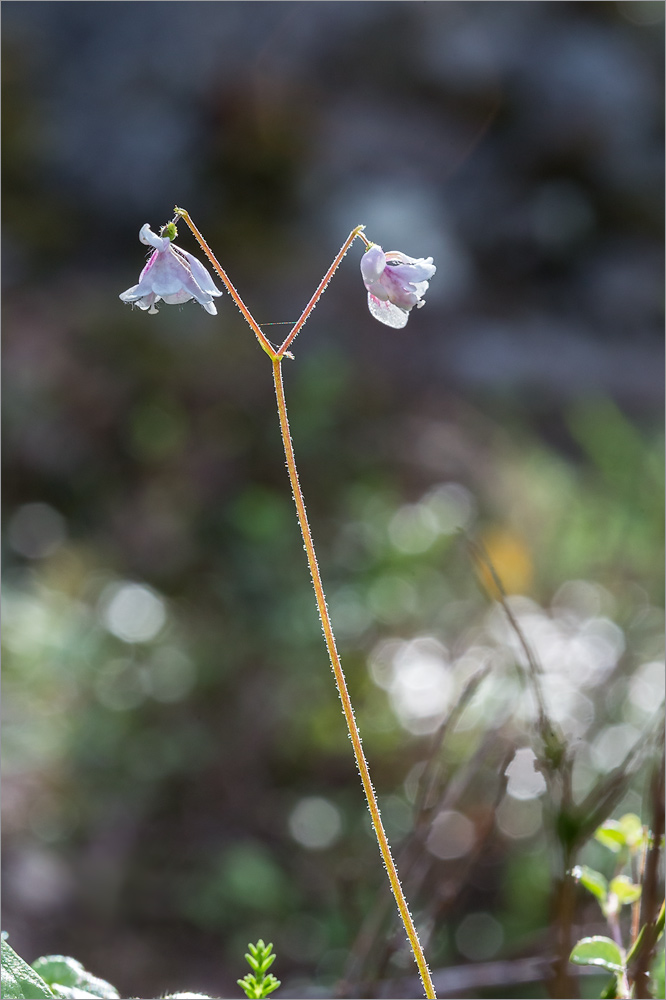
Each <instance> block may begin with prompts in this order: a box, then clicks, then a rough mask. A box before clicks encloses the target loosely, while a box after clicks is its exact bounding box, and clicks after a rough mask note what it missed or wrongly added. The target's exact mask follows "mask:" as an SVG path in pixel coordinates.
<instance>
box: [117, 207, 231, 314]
mask: <svg viewBox="0 0 666 1000" xmlns="http://www.w3.org/2000/svg"><path fill="white" fill-rule="evenodd" d="M164 231H165V232H173V233H174V236H175V226H171V227H169V226H167V227H165V230H164ZM139 239H140V240H141V242H142V243H145V244H146V246H151V247H155V250H154V252H153V253H152V254H151V255H150V258H149V260H148V263H147V264H146V266H145V267H144V269H143V271H142V272H141V274H140V275H139V283H138V285H133V286H132V288H128V289H127V291H126V292H122V294H121V295H120V298H121V299H122V301H123V302H130V303H131V304H132V305H137V306H138V307H139V309H148V310H149V312H151V313H156V312H157V309H156V308H155V303H156V302H159V301H160V299H162V301H163V302H166V303H167V304H168V305H178V304H179V303H181V302H189V300H190V299H196V300H197V302H198V303H199V304H200V305H202V306H203V307H204V309H205V310H206V312H207V313H210V315H211V316H215V315H217V309H216V308H215V303H214V302H213V297H214V296H218V295H221V294H222V292H221V291H220V290H219V289H218V288H216V287H215V285H214V284H213V279H212V278H211V276H210V274H209V273H208V271H207V270H206V268H205V267H204V266H203V264H201V263H200V262H199V261H198V260H197V259H196V257H193V256H192V254H191V253H188V252H187V250H181V249H180V247H177V246H175V245H174V244H173V243H172V242H171V240H170V239H169V237H168V236H157V234H156V233H154V232H153V231H152V229H151V228H150V226H149V225H148V223H147V222H146V224H145V225H144V226H142V227H141V229H140V231H139Z"/></svg>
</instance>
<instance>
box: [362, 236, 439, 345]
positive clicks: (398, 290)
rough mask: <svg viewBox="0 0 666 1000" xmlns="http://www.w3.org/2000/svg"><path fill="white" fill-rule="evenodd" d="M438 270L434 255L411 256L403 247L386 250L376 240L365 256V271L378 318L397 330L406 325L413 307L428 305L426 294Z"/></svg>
mask: <svg viewBox="0 0 666 1000" xmlns="http://www.w3.org/2000/svg"><path fill="white" fill-rule="evenodd" d="M436 270H437V268H436V267H435V265H434V264H433V262H432V257H408V256H407V254H404V253H400V251H399V250H389V251H388V253H384V251H383V250H382V248H381V247H379V246H377V244H376V243H373V244H372V245H371V246H370V247H369V248H368V249H367V250H366V252H365V253H364V254H363V256H362V258H361V274H362V275H363V283H364V285H365V287H366V288H367V290H368V308H369V310H370V312H371V313H372V315H373V316H374V317H375V319H378V320H379V322H380V323H385V324H386V326H392V327H394V329H396V330H399V329H401V328H402V327H403V326H406V325H407V320H408V319H409V313H410V310H411V309H413V308H414V306H416V308H417V309H420V308H421V306H422V305H425V302H424V300H423V296H424V295H425V293H426V292H427V290H428V285H429V283H430V279H431V278H432V276H433V274H434V273H435V271H436Z"/></svg>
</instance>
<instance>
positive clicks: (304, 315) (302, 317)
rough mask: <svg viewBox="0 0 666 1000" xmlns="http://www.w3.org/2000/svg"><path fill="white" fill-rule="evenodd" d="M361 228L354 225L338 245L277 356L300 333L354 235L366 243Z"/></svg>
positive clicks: (281, 355) (363, 227)
mask: <svg viewBox="0 0 666 1000" xmlns="http://www.w3.org/2000/svg"><path fill="white" fill-rule="evenodd" d="M363 229H365V226H356V228H355V229H352V231H351V233H350V234H349V236H348V237H347V239H346V240H345V242H344V243H343V244H342V246H341V247H340V249H339V251H338V254H337V256H336V258H335V260H334V261H333V263H332V264H331V266H330V267H329V269H328V271H327V272H326V274H325V275H324V277H323V278H322V279H321V281H320V282H319V284H318V286H317V290H316V291H315V293H314V295H313V296H312V298H311V299H310V301H309V302H308V304H307V305H306V307H305V309H304V310H303V312H302V313H301V315H300V317H299V319H298V320H297V321H296V323H295V324H294V327H293V329H292V330H290V332H289V333H288V335H287V336H286V337H285V339H284V341H283V342H282V344H280V347H279V348H278V350H277V354H278V357H283V356H284V352H285V351H286V350H287V348H288V347H289V345H290V344H291V342H292V341H293V340H295V339H296V337H297V336H298V334H299V333H300V331H301V329H302V327H303V326H304V325H305V321H306V319H307V318H308V316H309V315H310V313H311V312H312V310H313V309H314V307H315V306H316V305H317V302H318V301H319V299H320V298H321V296H322V295H323V293H324V290H325V288H326V286H327V284H328V283H329V281H330V280H331V278H332V277H333V275H334V274H335V272H336V271H337V269H338V267H339V266H340V261H341V260H342V258H343V257H344V255H345V254H346V253H347V251H348V250H349V248H350V246H351V245H352V243H353V242H354V240H355V239H356V237H357V236H360V237H361V239H362V240H363V242H364V243H365V244H366V245H367V243H368V241H367V240H366V238H365V236H362V235H361V233H362V230H363Z"/></svg>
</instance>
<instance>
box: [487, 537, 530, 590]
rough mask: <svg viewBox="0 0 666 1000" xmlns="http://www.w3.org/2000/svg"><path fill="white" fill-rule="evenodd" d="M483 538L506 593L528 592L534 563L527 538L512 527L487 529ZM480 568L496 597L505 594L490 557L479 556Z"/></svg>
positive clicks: (489, 588) (488, 588)
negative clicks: (500, 586)
mask: <svg viewBox="0 0 666 1000" xmlns="http://www.w3.org/2000/svg"><path fill="white" fill-rule="evenodd" d="M479 541H480V543H481V552H482V553H485V555H486V556H487V559H488V561H489V562H490V564H491V565H492V569H494V571H495V575H496V576H497V577H498V579H499V582H500V583H501V585H502V588H503V589H504V593H505V594H507V595H509V594H528V593H529V591H530V589H531V586H532V579H533V575H534V567H533V564H532V557H531V555H530V550H529V548H528V547H527V545H526V543H525V542H524V540H523V539H522V538H520V537H519V536H518V535H516V534H514V532H512V531H510V530H509V529H508V528H500V527H496V528H490V529H489V530H488V531H486V532H485V533H484V534H483V535H482V536H481V538H480V539H479ZM477 569H478V573H479V578H480V580H481V584H482V586H483V587H484V589H485V590H486V591H487V592H488V594H489V595H490V596H491V597H492V598H493V599H495V600H498V599H499V598H500V596H501V594H500V591H499V589H498V586H497V583H496V582H495V579H494V577H493V573H492V570H491V568H490V566H489V565H488V564H487V561H486V559H484V558H483V557H482V558H480V559H477Z"/></svg>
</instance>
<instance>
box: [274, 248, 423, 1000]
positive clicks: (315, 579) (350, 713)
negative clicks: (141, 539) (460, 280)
mask: <svg viewBox="0 0 666 1000" xmlns="http://www.w3.org/2000/svg"><path fill="white" fill-rule="evenodd" d="M340 256H342V252H341V255H340ZM322 290H323V289H322ZM294 329H296V328H294ZM285 344H286V342H285ZM285 344H283V345H282V347H281V348H280V351H282V350H284V347H285ZM273 380H274V382H275V394H276V396H277V405H278V413H279V416H280V431H281V433H282V443H283V445H284V454H285V458H286V460H287V469H288V470H289V479H290V482H291V488H292V490H293V494H294V503H295V504H296V511H297V514H298V523H299V525H300V528H301V534H302V535H303V542H304V544H305V551H306V553H307V558H308V565H309V567H310V575H311V577H312V583H313V585H314V590H315V596H316V599H317V608H318V610H319V617H320V619H321V624H322V628H323V630H324V638H325V640H326V648H327V650H328V655H329V659H330V661H331V668H332V670H333V675H334V677H335V683H336V684H337V688H338V694H339V695H340V700H341V701H342V709H343V711H344V714H345V719H346V720H347V728H348V729H349V735H350V737H351V741H352V746H353V747H354V756H355V757H356V763H357V765H358V769H359V773H360V775H361V782H362V784H363V790H364V792H365V797H366V799H367V802H368V808H369V809H370V816H371V818H372V825H373V827H374V830H375V834H376V836H377V842H378V844H379V850H380V851H381V854H382V858H383V859H384V864H385V865H386V872H387V874H388V877H389V881H390V883H391V889H392V890H393V895H394V896H395V901H396V903H397V905H398V910H399V911H400V916H401V918H402V922H403V924H404V926H405V931H406V932H407V937H408V938H409V943H410V945H411V947H412V951H413V953H414V958H415V960H416V964H417V966H418V969H419V974H420V976H421V981H422V983H423V987H424V989H425V994H426V997H429V998H435V996H436V994H435V989H434V986H433V984H432V979H431V977H430V970H429V969H428V965H427V962H426V960H425V955H424V954H423V949H422V947H421V943H420V941H419V938H418V934H417V933H416V928H415V926H414V921H413V920H412V917H411V914H410V912H409V908H408V906H407V901H406V900H405V896H404V893H403V891H402V886H401V885H400V880H399V878H398V872H397V869H396V867H395V863H394V861H393V858H392V856H391V848H390V847H389V842H388V840H387V837H386V833H385V832H384V826H383V824H382V819H381V815H380V812H379V806H378V805H377V798H376V796H375V792H374V789H373V787H372V781H371V780H370V771H369V770H368V764H367V762H366V759H365V754H364V753H363V747H362V745H361V736H360V734H359V731H358V726H357V725H356V720H355V718H354V709H353V708H352V703H351V699H350V697H349V692H348V691H347V683H346V681H345V675H344V673H343V670H342V665H341V663H340V657H339V655H338V651H337V648H336V645H335V636H334V634H333V628H332V625H331V619H330V616H329V613H328V608H327V607H326V596H325V594H324V588H323V586H322V582H321V576H320V574H319V566H318V564H317V556H316V553H315V548H314V544H313V541H312V534H311V532H310V525H309V524H308V518H307V514H306V512H305V503H304V501H303V494H302V492H301V487H300V484H299V481H298V472H297V469H296V461H295V458H294V448H293V445H292V441H291V434H290V431H289V420H288V418H287V405H286V401H285V396H284V386H283V383H282V366H281V358H279V357H277V358H275V359H274V360H273Z"/></svg>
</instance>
